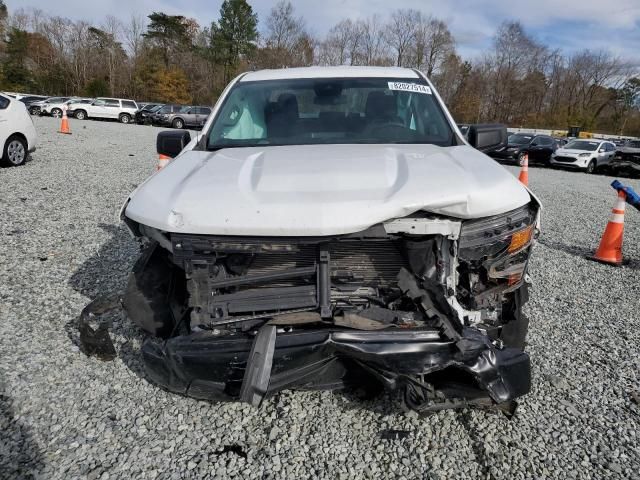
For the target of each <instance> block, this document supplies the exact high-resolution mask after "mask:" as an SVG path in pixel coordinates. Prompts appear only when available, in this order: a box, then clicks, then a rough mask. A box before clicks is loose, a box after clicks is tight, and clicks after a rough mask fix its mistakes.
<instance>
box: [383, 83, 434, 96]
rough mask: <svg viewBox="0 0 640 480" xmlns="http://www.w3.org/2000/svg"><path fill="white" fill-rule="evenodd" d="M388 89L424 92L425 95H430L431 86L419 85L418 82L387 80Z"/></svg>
mask: <svg viewBox="0 0 640 480" xmlns="http://www.w3.org/2000/svg"><path fill="white" fill-rule="evenodd" d="M389 90H400V91H401V92H416V93H426V94H427V95H431V88H429V87H427V86H426V85H420V84H419V83H406V82H389Z"/></svg>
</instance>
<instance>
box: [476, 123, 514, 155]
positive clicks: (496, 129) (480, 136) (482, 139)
mask: <svg viewBox="0 0 640 480" xmlns="http://www.w3.org/2000/svg"><path fill="white" fill-rule="evenodd" d="M467 139H468V141H469V144H470V145H471V146H472V147H474V148H475V149H477V150H480V151H481V152H485V153H486V152H489V151H491V150H495V149H497V148H500V147H506V146H507V127H506V126H505V125H502V124H500V123H485V124H478V125H470V126H469V131H468V132H467Z"/></svg>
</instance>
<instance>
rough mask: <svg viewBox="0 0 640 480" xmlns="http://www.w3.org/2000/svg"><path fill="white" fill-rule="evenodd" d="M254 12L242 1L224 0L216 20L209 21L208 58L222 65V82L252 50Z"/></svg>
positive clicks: (254, 26)
mask: <svg viewBox="0 0 640 480" xmlns="http://www.w3.org/2000/svg"><path fill="white" fill-rule="evenodd" d="M257 27H258V15H257V14H256V13H254V12H253V9H252V8H251V5H249V4H248V3H247V2H246V0H224V2H222V6H221V7H220V20H219V21H218V23H216V22H213V23H212V24H211V42H210V48H211V50H212V57H213V59H214V61H215V63H217V64H218V65H222V66H223V68H224V83H227V82H228V81H229V80H230V79H231V76H232V75H234V74H235V72H236V69H237V67H238V63H239V62H240V61H241V60H242V59H246V58H248V57H249V56H251V54H252V53H253V52H254V51H255V49H256V40H257V38H258V30H257Z"/></svg>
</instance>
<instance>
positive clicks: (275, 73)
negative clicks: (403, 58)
mask: <svg viewBox="0 0 640 480" xmlns="http://www.w3.org/2000/svg"><path fill="white" fill-rule="evenodd" d="M353 77H374V78H420V77H419V76H418V74H417V73H416V72H415V71H414V70H412V69H410V68H401V67H347V66H343V67H300V68H281V69H277V70H258V71H256V72H249V73H247V74H245V75H244V76H243V77H242V78H241V79H240V81H241V82H253V81H259V80H284V79H294V78H353Z"/></svg>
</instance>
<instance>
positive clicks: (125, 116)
mask: <svg viewBox="0 0 640 480" xmlns="http://www.w3.org/2000/svg"><path fill="white" fill-rule="evenodd" d="M118 120H120V123H124V124H127V123H131V115H129V114H128V113H121V114H120V116H119V117H118Z"/></svg>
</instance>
